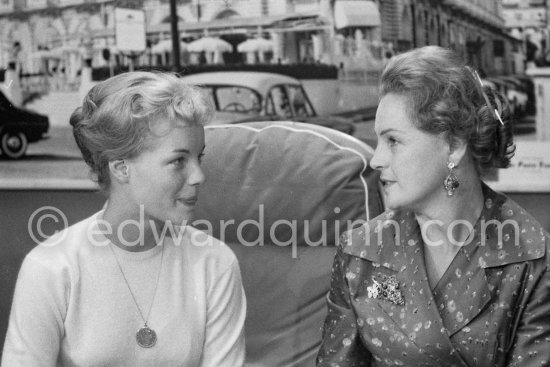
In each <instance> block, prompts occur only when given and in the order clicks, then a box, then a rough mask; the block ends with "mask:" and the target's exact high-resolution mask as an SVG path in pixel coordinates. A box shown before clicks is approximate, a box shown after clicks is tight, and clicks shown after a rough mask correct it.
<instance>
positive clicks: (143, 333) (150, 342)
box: [136, 326, 157, 348]
mask: <svg viewBox="0 0 550 367" xmlns="http://www.w3.org/2000/svg"><path fill="white" fill-rule="evenodd" d="M136 341H137V343H138V345H139V346H140V347H142V348H151V347H152V346H154V345H155V344H156V343H157V334H156V333H155V331H154V330H153V329H149V327H147V326H144V327H142V328H141V329H139V330H138V332H137V333H136Z"/></svg>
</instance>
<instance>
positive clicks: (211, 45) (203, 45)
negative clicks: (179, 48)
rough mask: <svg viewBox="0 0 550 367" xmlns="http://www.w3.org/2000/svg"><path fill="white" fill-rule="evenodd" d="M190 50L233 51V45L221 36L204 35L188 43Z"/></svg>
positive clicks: (188, 49)
mask: <svg viewBox="0 0 550 367" xmlns="http://www.w3.org/2000/svg"><path fill="white" fill-rule="evenodd" d="M187 51H189V52H203V51H204V52H231V51H233V46H232V45H231V44H230V43H229V42H226V41H224V40H222V39H221V38H217V37H203V38H199V39H198V40H195V41H193V42H191V43H189V44H188V45H187Z"/></svg>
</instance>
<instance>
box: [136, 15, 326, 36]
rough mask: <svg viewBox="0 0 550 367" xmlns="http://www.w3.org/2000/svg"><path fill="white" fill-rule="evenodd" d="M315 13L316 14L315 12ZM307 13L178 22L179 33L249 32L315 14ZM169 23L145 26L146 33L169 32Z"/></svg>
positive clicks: (215, 33) (265, 29)
mask: <svg viewBox="0 0 550 367" xmlns="http://www.w3.org/2000/svg"><path fill="white" fill-rule="evenodd" d="M315 15H316V14H315ZM315 15H314V14H309V13H294V14H281V15H273V16H266V17H230V18H223V19H214V20H211V21H207V22H195V23H184V22H179V23H178V30H179V31H180V33H187V34H189V35H190V34H202V33H204V31H205V30H208V34H210V35H213V34H214V35H219V34H230V33H250V32H254V31H256V30H257V29H258V27H260V28H262V29H263V30H264V31H267V30H268V28H270V27H273V25H274V24H278V23H280V22H282V21H291V20H299V19H304V18H310V17H313V16H315ZM169 32H170V23H159V24H155V25H152V26H149V27H148V28H147V33H148V34H151V33H169Z"/></svg>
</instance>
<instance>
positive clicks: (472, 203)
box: [415, 175, 483, 251]
mask: <svg viewBox="0 0 550 367" xmlns="http://www.w3.org/2000/svg"><path fill="white" fill-rule="evenodd" d="M470 177H472V179H470V180H466V179H463V180H462V182H461V184H460V187H459V189H458V190H457V191H456V192H455V194H454V195H453V196H452V197H445V198H443V199H442V200H437V201H436V202H435V203H432V205H430V206H426V207H425V208H423V209H422V210H420V211H416V212H415V215H416V219H417V221H418V224H419V225H420V228H421V230H422V237H423V239H424V241H425V243H428V242H429V243H431V244H436V243H439V244H444V245H446V246H445V247H453V246H450V245H456V246H460V245H461V244H462V243H464V242H465V241H466V240H467V239H468V237H469V236H470V234H471V232H472V229H473V228H474V226H475V223H476V222H477V220H478V218H479V216H480V214H481V210H482V208H483V190H482V188H481V181H480V180H479V178H478V177H477V175H475V176H474V175H473V176H470ZM426 241H427V242H426ZM451 251H454V250H451Z"/></svg>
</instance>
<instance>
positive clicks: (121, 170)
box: [109, 159, 130, 183]
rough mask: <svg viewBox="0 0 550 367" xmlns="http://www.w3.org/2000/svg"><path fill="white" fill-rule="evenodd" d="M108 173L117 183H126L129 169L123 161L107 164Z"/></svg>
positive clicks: (118, 160)
mask: <svg viewBox="0 0 550 367" xmlns="http://www.w3.org/2000/svg"><path fill="white" fill-rule="evenodd" d="M109 171H110V172H111V174H112V175H113V177H114V178H115V179H116V180H117V181H118V182H119V183H127V182H128V179H129V177H130V174H129V172H128V171H129V168H128V166H127V165H126V162H125V161H124V159H116V160H114V161H110V162H109Z"/></svg>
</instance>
